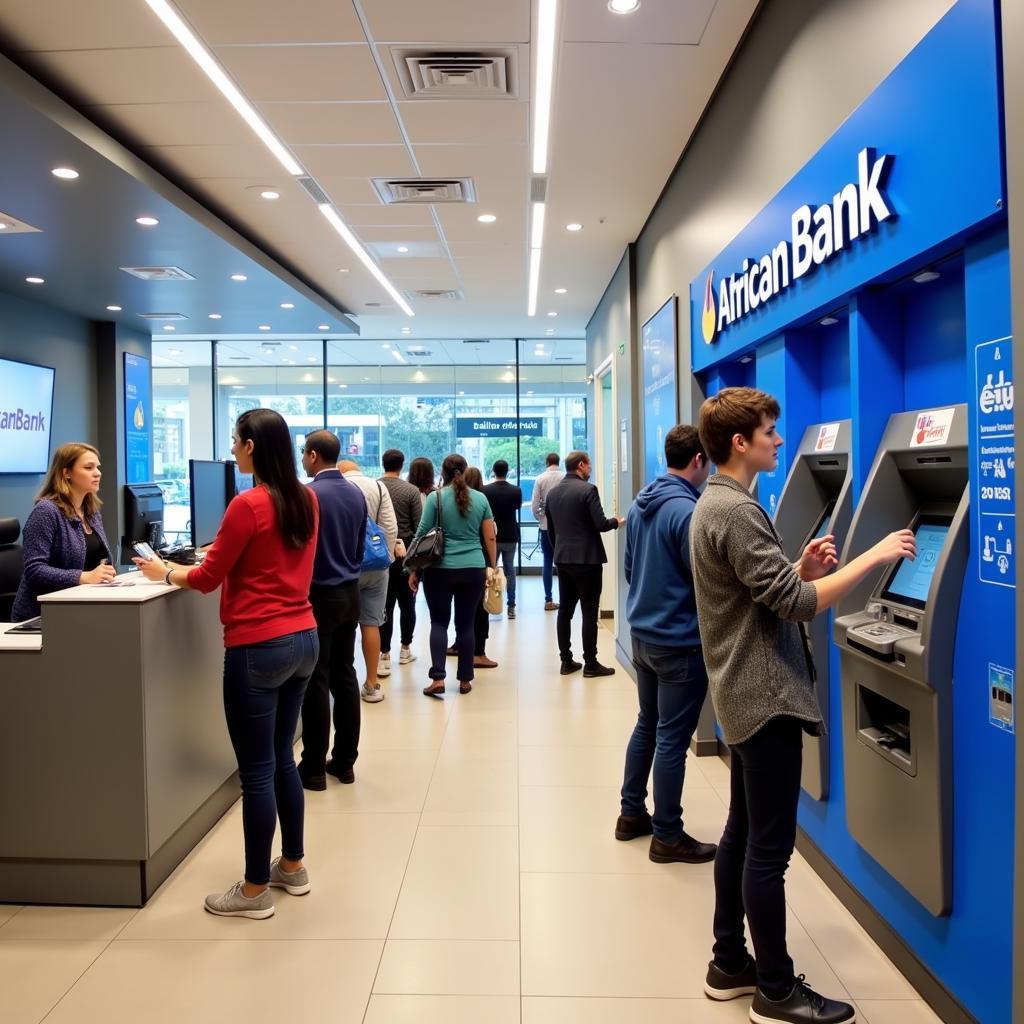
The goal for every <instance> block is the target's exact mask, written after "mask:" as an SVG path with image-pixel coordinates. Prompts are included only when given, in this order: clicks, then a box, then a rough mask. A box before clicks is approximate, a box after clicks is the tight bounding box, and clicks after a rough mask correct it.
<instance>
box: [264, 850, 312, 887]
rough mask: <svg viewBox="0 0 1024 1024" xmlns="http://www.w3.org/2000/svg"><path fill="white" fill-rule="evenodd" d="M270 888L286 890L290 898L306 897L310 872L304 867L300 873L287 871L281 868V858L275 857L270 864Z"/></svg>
mask: <svg viewBox="0 0 1024 1024" xmlns="http://www.w3.org/2000/svg"><path fill="white" fill-rule="evenodd" d="M270 888H271V889H284V891H285V892H286V893H288V895H289V896H305V895H306V893H307V892H309V872H308V871H307V870H306V869H305V868H304V867H301V868H299V870H298V871H285V870H284V868H282V867H281V858H280V857H275V858H274V859H273V860H272V861H271V862H270Z"/></svg>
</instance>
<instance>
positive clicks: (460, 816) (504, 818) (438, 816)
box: [420, 809, 519, 828]
mask: <svg viewBox="0 0 1024 1024" xmlns="http://www.w3.org/2000/svg"><path fill="white" fill-rule="evenodd" d="M420 825H422V826H423V827H424V828H517V827H518V825H519V815H518V813H517V812H516V811H515V809H510V810H506V811H424V812H423V814H422V815H421V816H420Z"/></svg>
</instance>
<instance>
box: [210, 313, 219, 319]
mask: <svg viewBox="0 0 1024 1024" xmlns="http://www.w3.org/2000/svg"><path fill="white" fill-rule="evenodd" d="M210 319H211V320H219V319H220V313H211V314H210Z"/></svg>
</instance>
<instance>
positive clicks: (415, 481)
mask: <svg viewBox="0 0 1024 1024" xmlns="http://www.w3.org/2000/svg"><path fill="white" fill-rule="evenodd" d="M408 479H409V483H411V484H412V485H413V487H415V488H416V489H417V490H418V491H419V492H420V499H421V500H422V501H423V503H424V504H426V501H427V495H428V494H430V492H431V491H433V489H434V464H433V463H432V462H431V461H430V459H428V458H427V457H426V456H425V455H418V456H417V457H416V458H415V459H413V460H412V462H410V463H409V478H408Z"/></svg>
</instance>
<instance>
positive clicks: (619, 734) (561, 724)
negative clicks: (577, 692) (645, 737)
mask: <svg viewBox="0 0 1024 1024" xmlns="http://www.w3.org/2000/svg"><path fill="white" fill-rule="evenodd" d="M635 720H636V716H635V715H633V714H631V713H630V712H629V711H627V710H626V709H625V708H623V709H621V710H616V709H601V708H573V709H567V708H544V709H537V708H523V709H522V711H521V712H520V714H519V745H520V746H521V747H557V746H567V747H605V746H611V747H618V748H619V750H620V751H622V752H623V753H624V752H625V750H626V743H627V742H628V741H629V737H630V734H631V733H632V731H633V725H634V722H635Z"/></svg>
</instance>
